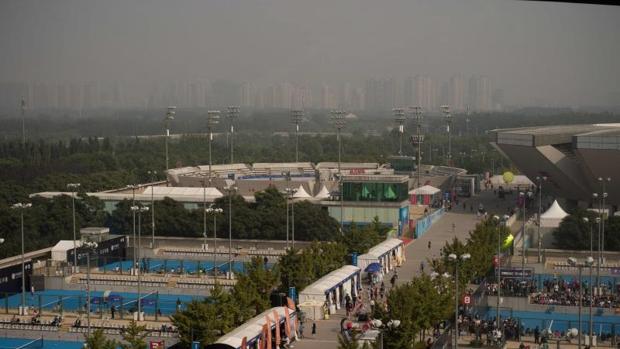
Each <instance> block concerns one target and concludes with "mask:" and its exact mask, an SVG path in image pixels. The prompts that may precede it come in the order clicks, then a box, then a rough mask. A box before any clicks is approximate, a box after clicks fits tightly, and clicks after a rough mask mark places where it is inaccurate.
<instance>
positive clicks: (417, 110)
mask: <svg viewBox="0 0 620 349" xmlns="http://www.w3.org/2000/svg"><path fill="white" fill-rule="evenodd" d="M409 109H410V110H411V112H412V113H413V115H414V116H415V120H416V135H415V136H412V141H413V143H415V144H416V146H417V148H418V149H417V150H418V159H417V160H418V167H417V168H416V175H417V179H418V188H419V187H421V186H422V179H421V174H422V171H421V170H422V143H423V142H424V135H422V107H420V106H414V107H409ZM414 137H415V138H414Z"/></svg>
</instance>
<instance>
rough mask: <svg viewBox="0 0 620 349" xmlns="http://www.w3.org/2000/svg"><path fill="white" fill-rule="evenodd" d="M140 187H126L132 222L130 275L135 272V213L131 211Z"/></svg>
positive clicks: (133, 185)
mask: <svg viewBox="0 0 620 349" xmlns="http://www.w3.org/2000/svg"><path fill="white" fill-rule="evenodd" d="M139 187H140V186H138V185H136V184H130V185H128V186H127V188H128V189H131V206H130V207H129V209H130V210H131V218H132V221H133V239H132V240H131V242H132V247H131V249H132V251H133V253H132V256H131V257H132V262H133V265H132V267H131V275H134V274H135V270H136V263H137V261H136V211H135V210H133V207H134V206H135V205H136V189H138V188H139Z"/></svg>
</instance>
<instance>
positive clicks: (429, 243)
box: [428, 241, 431, 250]
mask: <svg viewBox="0 0 620 349" xmlns="http://www.w3.org/2000/svg"><path fill="white" fill-rule="evenodd" d="M428 249H429V250H430V249H431V242H430V241H429V242H428Z"/></svg>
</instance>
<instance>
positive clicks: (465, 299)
mask: <svg viewBox="0 0 620 349" xmlns="http://www.w3.org/2000/svg"><path fill="white" fill-rule="evenodd" d="M463 304H465V305H470V304H471V296H469V295H465V296H464V297H463Z"/></svg>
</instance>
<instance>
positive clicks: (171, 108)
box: [164, 106, 177, 170]
mask: <svg viewBox="0 0 620 349" xmlns="http://www.w3.org/2000/svg"><path fill="white" fill-rule="evenodd" d="M176 109H177V107H175V106H169V107H168V111H166V117H165V118H164V128H165V129H166V134H165V135H164V136H165V137H164V142H165V144H166V170H168V169H169V168H170V167H169V165H168V138H169V137H170V122H171V121H172V120H174V116H175V115H176Z"/></svg>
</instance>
